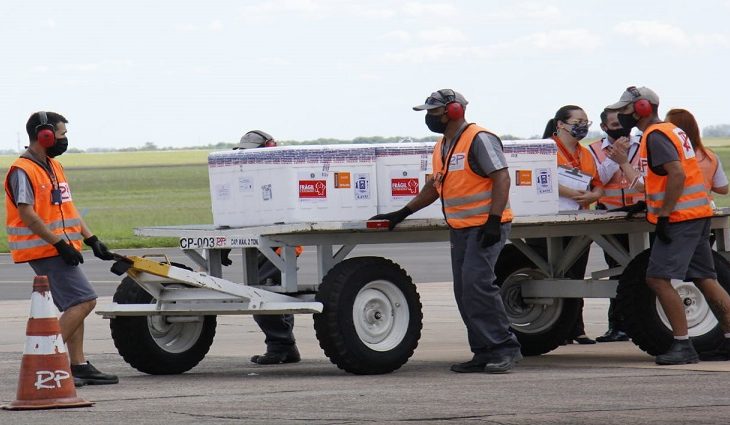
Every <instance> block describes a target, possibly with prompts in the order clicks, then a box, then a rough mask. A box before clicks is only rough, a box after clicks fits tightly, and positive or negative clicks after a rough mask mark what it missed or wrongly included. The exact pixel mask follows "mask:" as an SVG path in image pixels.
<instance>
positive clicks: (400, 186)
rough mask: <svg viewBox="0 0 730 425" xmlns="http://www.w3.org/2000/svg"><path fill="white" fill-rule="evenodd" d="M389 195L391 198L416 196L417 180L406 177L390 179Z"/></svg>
mask: <svg viewBox="0 0 730 425" xmlns="http://www.w3.org/2000/svg"><path fill="white" fill-rule="evenodd" d="M390 193H391V195H392V196H415V195H418V178H410V177H407V178H394V179H391V180H390Z"/></svg>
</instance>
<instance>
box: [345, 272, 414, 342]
mask: <svg viewBox="0 0 730 425" xmlns="http://www.w3.org/2000/svg"><path fill="white" fill-rule="evenodd" d="M409 317H410V316H409V312H408V303H407V302H406V299H405V295H404V294H403V292H401V290H400V289H398V287H397V286H395V285H394V284H393V283H391V282H387V281H383V280H377V281H373V282H370V283H368V284H367V285H365V286H363V288H362V289H360V291H359V292H358V294H357V296H356V297H355V302H354V303H353V306H352V319H353V324H354V325H355V331H356V332H357V335H358V337H359V338H360V340H361V341H362V342H363V343H364V344H365V345H366V346H368V347H369V348H371V349H373V350H375V351H388V350H391V349H393V348H394V347H395V346H397V345H398V344H399V343H400V342H401V341H402V340H403V338H404V337H405V334H406V331H407V329H408V321H409V320H410V319H409Z"/></svg>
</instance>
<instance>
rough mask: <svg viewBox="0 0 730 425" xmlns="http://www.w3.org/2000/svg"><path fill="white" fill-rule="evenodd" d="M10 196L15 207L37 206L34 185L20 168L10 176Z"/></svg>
mask: <svg viewBox="0 0 730 425" xmlns="http://www.w3.org/2000/svg"><path fill="white" fill-rule="evenodd" d="M8 183H9V186H10V195H11V196H12V197H13V201H14V202H15V206H18V204H28V205H33V204H35V192H33V185H32V184H31V183H30V179H28V174H26V173H25V171H23V170H22V169H20V168H16V169H14V170H13V172H11V173H10V174H9V175H8Z"/></svg>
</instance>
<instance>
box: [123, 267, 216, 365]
mask: <svg viewBox="0 0 730 425" xmlns="http://www.w3.org/2000/svg"><path fill="white" fill-rule="evenodd" d="M114 302H116V303H119V304H148V303H154V299H153V298H152V295H150V294H149V293H148V292H147V291H145V290H144V289H142V288H141V287H140V286H139V285H138V284H137V283H136V282H135V281H134V280H132V279H131V278H129V277H125V278H124V279H122V283H121V284H119V286H118V287H117V291H116V293H115V294H114ZM199 319H200V320H198V321H195V322H179V323H170V322H168V321H167V319H166V318H165V317H164V316H131V317H130V316H117V317H116V318H113V319H111V320H110V322H109V327H110V328H111V331H112V339H113V340H114V345H115V346H116V347H117V351H119V354H120V355H121V356H122V357H123V358H124V360H125V361H126V362H127V363H129V364H130V365H131V366H132V367H133V368H135V369H137V370H139V371H140V372H144V373H149V374H151V375H172V374H178V373H183V372H186V371H188V370H190V369H192V368H193V367H195V366H196V365H197V364H198V363H200V361H201V360H203V358H204V357H205V355H206V354H207V353H208V349H210V345H211V344H212V343H213V337H214V336H215V327H216V317H215V316H200V317H199Z"/></svg>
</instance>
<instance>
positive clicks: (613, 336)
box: [596, 329, 629, 342]
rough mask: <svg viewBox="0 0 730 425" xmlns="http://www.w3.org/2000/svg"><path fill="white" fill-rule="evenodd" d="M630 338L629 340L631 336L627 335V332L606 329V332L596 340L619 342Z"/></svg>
mask: <svg viewBox="0 0 730 425" xmlns="http://www.w3.org/2000/svg"><path fill="white" fill-rule="evenodd" d="M628 340H629V336H628V335H626V333H625V332H623V331H620V330H618V329H609V330H607V331H606V333H605V334H603V335H601V336H599V337H598V338H596V341H598V342H618V341H628Z"/></svg>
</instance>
